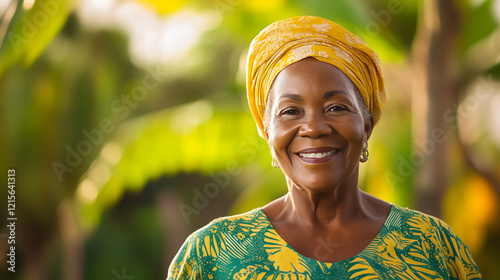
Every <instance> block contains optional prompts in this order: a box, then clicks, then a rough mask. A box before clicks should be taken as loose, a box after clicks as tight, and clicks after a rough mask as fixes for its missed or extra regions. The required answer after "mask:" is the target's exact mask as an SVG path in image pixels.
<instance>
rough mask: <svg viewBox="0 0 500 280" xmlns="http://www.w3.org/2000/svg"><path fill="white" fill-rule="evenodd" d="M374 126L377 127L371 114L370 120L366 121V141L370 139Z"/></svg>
mask: <svg viewBox="0 0 500 280" xmlns="http://www.w3.org/2000/svg"><path fill="white" fill-rule="evenodd" d="M374 126H375V121H374V120H373V116H372V114H370V118H369V119H368V120H365V133H366V141H368V139H370V136H371V135H372V131H373V127H374Z"/></svg>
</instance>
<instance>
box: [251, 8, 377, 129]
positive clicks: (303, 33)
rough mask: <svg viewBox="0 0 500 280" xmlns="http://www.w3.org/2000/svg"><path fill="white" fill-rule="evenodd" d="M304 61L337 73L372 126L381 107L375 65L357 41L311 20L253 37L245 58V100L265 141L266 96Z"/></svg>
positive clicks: (373, 56)
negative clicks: (352, 89)
mask: <svg viewBox="0 0 500 280" xmlns="http://www.w3.org/2000/svg"><path fill="white" fill-rule="evenodd" d="M306 57H314V58H316V59H317V60H320V61H323V62H326V63H329V64H331V65H333V66H335V67H337V68H339V69H340V70H341V71H342V72H344V74H346V76H347V77H349V79H351V81H352V82H353V83H354V84H355V85H356V87H357V88H358V89H359V91H360V93H361V96H362V97H363V100H364V102H365V104H366V106H367V107H368V110H369V111H370V113H371V114H372V115H373V119H374V121H375V123H376V122H377V121H378V119H379V118H380V114H381V111H382V108H383V106H384V103H385V88H384V78H383V76H382V69H381V66H380V60H379V58H378V56H377V54H376V53H375V52H374V51H372V50H371V49H370V48H369V47H368V46H367V45H366V44H365V43H364V42H363V41H362V40H361V39H360V38H358V37H357V36H356V35H354V34H352V33H351V32H349V31H347V30H346V29H344V28H343V27H342V26H340V25H338V24H336V23H335V22H332V21H329V20H326V19H323V18H320V17H314V16H302V17H293V18H289V19H286V20H282V21H278V22H275V23H273V24H271V25H269V26H268V27H266V28H265V29H264V30H262V31H261V32H260V33H259V35H257V37H255V38H254V39H253V41H252V43H251V44H250V50H249V53H248V58H247V95H248V103H249V105H250V110H251V111H252V115H253V117H254V119H255V121H256V122H257V126H258V128H259V133H260V135H261V136H264V123H263V118H264V111H265V109H266V105H267V95H268V93H269V90H270V88H271V85H272V83H273V81H274V78H276V76H277V75H278V73H279V72H280V71H281V70H283V69H284V68H285V67H286V66H288V65H290V64H292V63H294V62H297V61H299V60H301V59H304V58H306Z"/></svg>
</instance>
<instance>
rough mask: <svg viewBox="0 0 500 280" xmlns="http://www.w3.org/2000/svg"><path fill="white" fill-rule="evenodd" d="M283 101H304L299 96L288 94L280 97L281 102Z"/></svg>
mask: <svg viewBox="0 0 500 280" xmlns="http://www.w3.org/2000/svg"><path fill="white" fill-rule="evenodd" d="M282 99H291V100H294V101H302V96H300V95H298V94H293V93H287V94H283V95H282V96H280V100H282Z"/></svg>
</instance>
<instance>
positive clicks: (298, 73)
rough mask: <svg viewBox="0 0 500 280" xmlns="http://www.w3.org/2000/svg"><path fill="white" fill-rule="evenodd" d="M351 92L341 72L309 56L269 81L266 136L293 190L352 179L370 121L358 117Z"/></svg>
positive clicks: (331, 185)
mask: <svg viewBox="0 0 500 280" xmlns="http://www.w3.org/2000/svg"><path fill="white" fill-rule="evenodd" d="M356 94H358V93H357V92H356V90H355V86H354V84H353V83H352V82H351V80H349V78H348V77H347V76H346V75H345V74H344V73H343V72H342V71H340V70H339V69H338V68H336V67H335V66H333V65H330V64H328V63H325V62H321V61H318V60H316V59H313V58H306V59H303V60H301V61H299V62H296V63H294V64H291V65H289V66H287V67H286V68H285V69H284V70H283V71H281V72H280V73H279V74H278V76H277V77H276V79H275V80H274V84H273V94H272V95H271V96H272V98H273V100H271V102H270V104H269V106H271V111H270V117H269V123H268V125H267V126H266V137H267V141H268V144H269V147H270V149H271V152H272V154H273V155H274V156H275V157H276V159H277V160H278V163H279V165H280V167H281V169H282V170H283V172H284V173H285V175H286V176H287V177H288V179H290V180H291V181H292V182H293V183H294V184H295V185H296V186H297V187H299V188H305V189H308V190H311V191H318V192H321V191H328V190H332V189H333V188H336V187H337V186H339V185H340V184H342V183H343V182H345V181H346V180H348V179H350V178H351V179H357V176H358V172H357V170H358V163H359V158H360V155H361V152H362V148H363V144H364V143H365V142H366V141H367V140H368V137H369V136H370V133H371V130H372V122H371V121H370V120H364V119H363V113H362V105H361V104H359V102H358V98H356ZM356 182H357V181H356Z"/></svg>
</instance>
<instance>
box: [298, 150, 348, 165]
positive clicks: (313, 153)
mask: <svg viewBox="0 0 500 280" xmlns="http://www.w3.org/2000/svg"><path fill="white" fill-rule="evenodd" d="M338 151H339V149H333V148H314V149H306V150H302V151H300V152H298V153H296V154H297V155H298V156H299V158H300V159H301V160H302V161H304V162H307V163H322V162H326V161H329V160H330V159H332V158H333V157H334V156H335V154H337V152H338Z"/></svg>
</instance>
